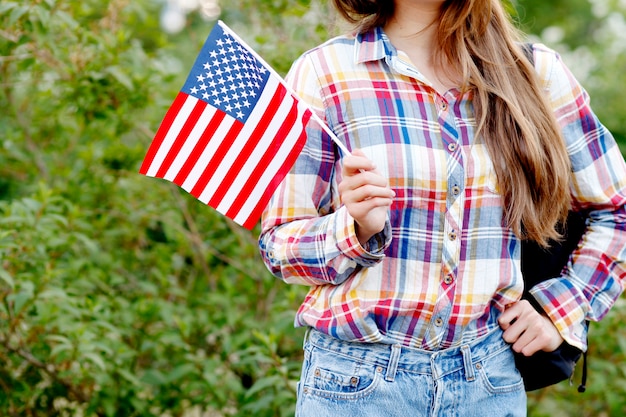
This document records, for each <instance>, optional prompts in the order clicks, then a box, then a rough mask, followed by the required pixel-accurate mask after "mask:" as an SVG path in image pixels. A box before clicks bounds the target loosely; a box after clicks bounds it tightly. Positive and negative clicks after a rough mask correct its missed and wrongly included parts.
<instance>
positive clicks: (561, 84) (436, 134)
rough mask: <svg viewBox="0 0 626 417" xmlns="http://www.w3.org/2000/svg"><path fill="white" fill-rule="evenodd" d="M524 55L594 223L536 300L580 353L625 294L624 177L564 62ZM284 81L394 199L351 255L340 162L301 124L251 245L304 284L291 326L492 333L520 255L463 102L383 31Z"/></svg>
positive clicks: (333, 331)
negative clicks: (588, 327) (372, 168)
mask: <svg viewBox="0 0 626 417" xmlns="http://www.w3.org/2000/svg"><path fill="white" fill-rule="evenodd" d="M534 55H535V64H536V69H537V71H538V73H539V75H540V77H541V79H542V80H543V83H544V86H545V89H546V93H547V94H548V95H549V97H550V100H551V103H552V105H553V108H554V111H555V114H556V116H557V118H558V121H559V123H560V125H561V126H562V128H563V132H564V134H565V137H566V141H567V147H568V151H569V153H570V156H571V159H572V163H573V176H572V194H573V195H574V198H575V205H576V207H575V208H576V209H580V210H590V219H589V227H588V228H589V230H588V232H587V234H586V235H585V238H584V244H583V245H582V247H580V248H579V249H578V250H577V251H576V252H575V253H574V254H573V256H572V260H573V262H570V265H568V267H567V269H566V270H564V272H563V274H562V276H561V277H555V279H554V280H551V281H548V282H545V283H544V284H542V285H541V286H539V287H537V288H535V289H534V291H533V293H534V295H535V297H536V298H537V299H538V301H539V302H540V303H541V304H542V305H543V306H545V309H546V312H547V313H548V314H549V315H550V317H551V318H552V320H553V321H554V322H555V323H556V325H557V327H558V329H559V330H560V332H561V334H562V335H563V336H564V338H565V339H566V340H567V341H568V342H569V343H570V344H572V345H574V346H579V347H584V344H585V334H584V328H583V326H582V325H581V322H582V321H583V320H584V319H591V320H598V319H600V318H601V317H602V316H604V315H605V314H606V312H607V311H608V309H609V308H610V307H611V305H612V304H613V303H614V301H615V300H616V299H617V298H618V297H619V295H620V293H621V292H622V291H623V288H624V284H625V276H626V263H625V261H624V259H626V250H625V245H626V233H625V230H624V229H625V224H626V211H625V210H624V203H625V202H626V167H625V164H624V160H623V158H622V155H621V154H620V151H619V148H618V147H617V146H616V143H615V141H614V139H613V138H612V136H611V135H610V133H609V132H608V131H607V130H606V129H605V128H604V127H603V126H602V125H601V124H600V123H599V122H598V120H597V119H596V117H595V116H594V114H593V113H592V111H591V109H590V107H589V103H588V97H587V95H586V93H585V91H584V90H583V89H582V88H581V86H580V85H579V84H578V83H577V82H576V80H575V79H574V78H573V77H572V75H571V74H570V72H569V71H568V70H567V68H566V67H565V66H564V64H563V63H562V62H561V60H560V58H559V56H558V55H557V54H556V53H554V52H553V51H552V50H550V49H548V48H546V47H545V46H543V45H540V44H537V45H534ZM287 82H288V83H289V84H290V85H292V86H293V88H294V89H295V91H296V92H297V93H298V94H299V96H300V97H301V98H302V99H303V100H304V101H306V102H308V103H309V104H310V105H311V106H312V108H313V109H314V111H316V112H317V113H318V115H320V116H321V117H322V118H323V119H324V120H325V121H326V122H327V124H328V125H329V126H330V128H331V129H332V130H333V131H334V132H335V133H336V135H337V136H338V137H339V139H340V140H342V141H345V144H346V146H347V147H348V148H349V149H355V148H361V149H362V150H363V151H364V152H365V153H366V154H367V155H368V157H369V158H371V159H372V160H373V161H374V163H375V164H376V166H377V167H378V169H379V170H380V171H381V172H382V173H383V175H385V176H386V177H387V178H388V179H389V182H390V185H391V187H392V188H393V189H394V191H395V192H396V198H395V201H394V203H393V205H392V207H391V209H390V213H389V221H388V225H387V227H386V228H385V230H384V231H383V232H381V233H380V234H379V235H377V236H375V237H374V238H372V239H371V240H370V242H368V244H367V245H365V246H366V247H361V245H360V244H359V242H358V240H357V238H356V235H355V230H354V222H353V219H352V218H351V217H350V215H349V214H348V213H347V210H346V209H345V207H343V206H342V205H341V202H340V200H339V194H338V191H337V184H338V182H339V181H340V176H341V160H340V159H341V154H340V152H339V151H338V150H337V149H336V147H335V146H334V145H333V143H332V141H331V140H330V139H329V138H328V137H327V135H326V134H325V133H324V132H323V131H322V129H320V128H319V126H316V125H314V124H313V123H310V124H309V126H308V127H307V135H308V137H307V144H306V146H305V147H304V150H303V152H302V153H301V155H300V157H299V158H298V160H297V162H296V165H295V166H294V168H293V169H292V171H291V173H290V174H289V175H288V176H287V177H286V178H285V180H284V181H283V183H282V184H281V186H280V187H279V189H278V190H277V192H276V193H275V194H274V197H273V199H272V201H271V203H270V205H269V206H268V207H267V209H266V211H265V213H264V216H263V222H262V228H263V231H262V234H261V236H260V239H259V243H260V249H261V253H262V255H263V258H264V261H265V263H266V265H267V267H268V268H269V269H270V270H271V271H272V272H273V273H274V274H275V275H276V276H277V277H281V278H282V279H283V280H284V281H286V282H287V283H295V284H304V285H309V286H311V288H310V291H309V293H308V295H307V297H306V299H305V300H304V302H303V304H302V305H301V307H300V309H299V311H298V312H297V316H296V325H298V326H312V327H315V328H316V329H318V330H320V331H322V332H324V333H326V334H329V335H332V336H334V337H337V338H340V339H344V340H350V341H361V342H382V343H390V344H391V343H400V344H402V345H405V346H412V347H417V348H422V349H428V350H438V349H443V348H447V347H451V346H457V345H459V344H461V343H464V342H467V341H470V340H473V339H475V338H476V337H479V336H481V335H484V334H486V333H488V332H489V331H490V330H491V329H493V328H495V327H497V326H498V324H497V317H498V316H499V313H500V312H501V311H502V310H503V309H504V308H505V306H507V305H508V304H510V303H513V302H515V301H516V300H518V299H519V298H520V297H521V294H522V289H523V281H522V275H521V272H520V262H519V256H520V249H519V248H520V244H519V241H518V240H517V238H516V237H515V235H514V234H513V233H512V231H511V230H509V229H508V228H506V227H503V224H502V223H503V222H502V199H501V196H500V195H499V193H498V188H497V184H496V177H495V173H494V169H493V166H492V163H491V160H490V158H489V155H488V153H487V149H486V147H485V145H484V143H483V142H482V141H481V139H480V138H479V137H476V135H475V128H476V122H475V118H474V112H473V107H472V94H471V93H463V94H462V93H460V92H459V91H458V90H456V89H452V90H450V91H448V92H446V93H445V94H443V95H440V94H438V93H437V92H436V91H435V90H433V89H432V88H431V87H430V86H429V83H428V80H426V79H425V78H424V77H423V76H422V75H421V74H420V73H419V71H418V70H417V69H416V67H415V66H414V65H412V64H411V62H410V60H409V59H408V57H407V56H406V55H405V54H403V53H402V52H399V51H396V50H395V49H394V47H393V46H392V45H391V44H390V42H389V40H388V39H387V38H386V36H385V35H384V33H383V32H382V31H381V30H380V29H378V30H375V31H372V32H370V33H367V34H364V35H359V36H357V37H356V38H351V37H339V38H336V39H332V40H330V41H328V42H327V43H325V44H324V45H321V46H320V47H318V48H316V49H313V50H311V51H309V52H307V53H306V54H304V55H303V56H302V57H301V58H300V59H299V60H297V61H296V62H295V64H294V66H293V68H292V70H291V71H290V73H289V75H288V77H287ZM502 142H503V146H506V138H502Z"/></svg>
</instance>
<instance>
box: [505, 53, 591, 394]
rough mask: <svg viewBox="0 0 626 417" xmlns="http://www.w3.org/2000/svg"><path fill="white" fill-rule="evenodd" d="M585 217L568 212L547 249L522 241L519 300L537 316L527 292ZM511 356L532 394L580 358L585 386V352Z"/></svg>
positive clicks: (552, 266)
mask: <svg viewBox="0 0 626 417" xmlns="http://www.w3.org/2000/svg"><path fill="white" fill-rule="evenodd" d="M522 49H523V51H524V54H525V55H526V57H527V58H528V60H529V61H530V62H531V63H534V59H533V51H532V45H531V44H528V43H526V44H524V45H522ZM585 217H586V216H584V215H583V214H582V213H576V212H574V211H570V212H569V214H568V218H567V222H566V224H564V225H562V228H561V230H560V231H561V233H563V240H562V241H559V242H556V241H551V242H550V247H549V249H547V250H546V249H543V248H542V247H541V246H539V245H538V244H537V243H535V242H533V241H528V240H524V241H522V254H521V261H522V275H523V277H524V294H523V296H522V298H523V299H526V300H528V301H529V302H530V303H531V304H532V305H533V306H534V307H535V309H536V310H537V311H538V312H539V313H543V309H542V308H541V307H540V306H539V305H537V302H536V301H535V299H534V297H533V296H532V295H530V294H529V292H528V291H529V290H530V289H531V288H532V287H534V286H535V285H536V284H538V283H540V282H541V281H545V280H546V279H550V278H554V277H558V276H559V275H560V274H561V271H562V270H563V268H564V267H565V265H566V264H567V261H568V259H569V256H570V254H571V253H572V251H573V250H574V249H576V247H577V246H578V243H580V239H581V238H582V235H583V233H584V232H585V227H586V224H585ZM585 325H586V326H589V322H588V321H587V322H585ZM514 354H515V365H516V366H517V369H518V370H519V372H520V373H521V374H522V378H523V379H524V387H525V388H526V391H533V390H536V389H540V388H544V387H547V386H549V385H553V384H556V383H558V382H561V381H563V380H566V379H571V378H572V375H573V373H574V368H575V367H576V363H577V362H578V360H579V359H580V357H581V356H583V374H582V381H581V384H580V385H579V386H578V392H585V389H586V383H587V352H584V353H583V352H582V351H581V350H580V349H578V348H577V347H574V346H571V345H570V344H568V343H567V342H563V344H561V346H559V348H558V349H557V350H555V351H554V352H543V351H539V352H537V353H535V354H533V355H532V356H524V355H522V354H519V353H516V352H514Z"/></svg>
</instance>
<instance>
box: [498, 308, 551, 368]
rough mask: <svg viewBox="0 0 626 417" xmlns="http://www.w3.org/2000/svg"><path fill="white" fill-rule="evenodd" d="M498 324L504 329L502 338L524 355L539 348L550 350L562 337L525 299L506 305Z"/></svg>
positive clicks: (528, 354)
mask: <svg viewBox="0 0 626 417" xmlns="http://www.w3.org/2000/svg"><path fill="white" fill-rule="evenodd" d="M498 324H499V325H500V327H501V328H502V330H504V335H503V338H504V340H505V341H506V342H507V343H510V344H512V345H513V346H512V347H513V350H514V351H515V352H518V353H521V354H522V355H524V356H530V355H532V354H533V353H535V352H538V351H540V350H543V351H546V352H552V351H553V350H556V349H557V348H558V347H559V346H561V343H563V337H562V336H561V334H560V333H559V331H558V330H557V328H556V327H555V326H554V324H553V323H552V321H551V320H550V319H549V318H548V317H546V316H544V315H543V314H540V313H538V312H537V310H535V308H534V307H533V306H532V305H531V304H530V303H529V302H528V301H527V300H520V301H518V302H516V303H514V304H511V305H510V306H508V307H507V308H506V310H505V311H504V313H502V315H501V316H500V318H499V319H498Z"/></svg>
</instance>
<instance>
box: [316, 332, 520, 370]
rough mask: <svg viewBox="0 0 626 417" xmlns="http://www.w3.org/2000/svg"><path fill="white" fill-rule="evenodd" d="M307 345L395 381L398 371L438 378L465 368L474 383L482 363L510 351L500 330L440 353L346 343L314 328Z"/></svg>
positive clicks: (376, 344) (404, 347)
mask: <svg viewBox="0 0 626 417" xmlns="http://www.w3.org/2000/svg"><path fill="white" fill-rule="evenodd" d="M307 343H308V344H311V345H312V346H315V347H317V348H320V349H325V350H327V351H331V352H334V353H335V354H337V355H344V356H348V357H350V358H351V359H353V360H358V361H361V362H363V363H369V364H371V365H373V366H380V367H383V368H386V370H387V371H386V379H387V380H393V378H394V376H395V373H396V371H397V370H399V369H401V370H403V371H406V372H415V373H422V374H431V375H432V376H433V378H435V379H437V378H440V377H443V376H445V375H447V374H449V373H452V372H457V371H459V370H461V369H464V370H465V375H466V378H467V379H468V380H472V379H474V369H475V368H477V367H480V363H481V362H482V361H485V360H487V359H488V358H489V357H491V356H494V355H497V354H498V353H501V352H502V351H503V350H507V349H510V345H509V344H507V343H506V342H505V341H504V339H503V338H502V330H501V329H499V328H496V329H494V330H492V331H491V332H490V333H487V334H486V335H484V336H481V337H479V338H477V339H475V340H473V341H471V342H469V343H466V344H463V345H460V346H457V347H451V348H448V349H443V350H439V351H428V350H423V349H416V348H410V347H406V346H402V345H399V344H396V345H388V344H382V343H360V342H347V341H343V340H339V339H336V338H334V337H332V336H328V335H326V334H324V333H322V332H320V331H318V330H315V329H310V330H309V332H308V333H307V336H306V338H305V346H306V344H307Z"/></svg>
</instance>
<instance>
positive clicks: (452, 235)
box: [448, 232, 456, 240]
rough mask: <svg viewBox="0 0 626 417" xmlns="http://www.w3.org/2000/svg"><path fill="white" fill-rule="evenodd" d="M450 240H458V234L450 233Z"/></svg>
mask: <svg viewBox="0 0 626 417" xmlns="http://www.w3.org/2000/svg"><path fill="white" fill-rule="evenodd" d="M448 239H450V240H455V239H456V233H454V232H450V233H449V234H448Z"/></svg>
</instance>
